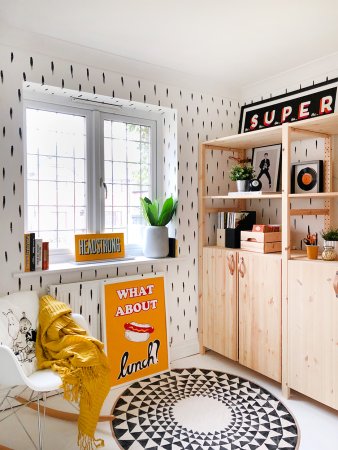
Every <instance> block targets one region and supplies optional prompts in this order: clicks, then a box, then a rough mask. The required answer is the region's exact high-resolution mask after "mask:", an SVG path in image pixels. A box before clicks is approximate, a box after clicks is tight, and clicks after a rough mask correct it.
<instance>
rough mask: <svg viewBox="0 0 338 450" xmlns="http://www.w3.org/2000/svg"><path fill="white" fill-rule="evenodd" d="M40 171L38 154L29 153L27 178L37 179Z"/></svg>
mask: <svg viewBox="0 0 338 450" xmlns="http://www.w3.org/2000/svg"><path fill="white" fill-rule="evenodd" d="M38 173H39V165H38V157H37V155H27V178H28V179H29V180H37V179H38Z"/></svg>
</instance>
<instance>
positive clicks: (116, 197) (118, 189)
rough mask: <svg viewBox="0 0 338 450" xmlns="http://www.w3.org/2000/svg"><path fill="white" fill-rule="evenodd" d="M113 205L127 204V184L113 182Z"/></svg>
mask: <svg viewBox="0 0 338 450" xmlns="http://www.w3.org/2000/svg"><path fill="white" fill-rule="evenodd" d="M108 198H109V197H108ZM114 206H127V186H126V185H123V184H114V186H113V207H114Z"/></svg>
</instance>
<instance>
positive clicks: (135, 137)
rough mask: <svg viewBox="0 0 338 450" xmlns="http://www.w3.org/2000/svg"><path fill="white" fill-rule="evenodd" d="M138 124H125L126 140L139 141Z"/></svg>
mask: <svg viewBox="0 0 338 450" xmlns="http://www.w3.org/2000/svg"><path fill="white" fill-rule="evenodd" d="M140 129H141V127H140V125H135V124H133V123H128V124H127V139H128V141H139V140H140V137H141V135H140Z"/></svg>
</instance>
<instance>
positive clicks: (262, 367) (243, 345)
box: [238, 251, 282, 381]
mask: <svg viewBox="0 0 338 450" xmlns="http://www.w3.org/2000/svg"><path fill="white" fill-rule="evenodd" d="M281 270H282V268H281V256H280V254H259V253H250V252H243V251H241V252H239V254H238V308H239V362H240V363H241V364H243V365H244V366H246V367H249V368H250V369H253V370H256V371H257V372H260V373H262V374H263V375H266V376H267V377H269V378H272V379H273V380H276V381H281V367H282V363H281V357H282V351H281V350H282V342H281V335H282V332H281V325H282V324H281V317H282V315H281V313H282V311H281V306H282V303H281Z"/></svg>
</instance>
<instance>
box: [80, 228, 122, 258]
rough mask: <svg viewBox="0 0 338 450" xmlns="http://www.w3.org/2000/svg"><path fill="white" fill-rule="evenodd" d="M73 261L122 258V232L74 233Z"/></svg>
mask: <svg viewBox="0 0 338 450" xmlns="http://www.w3.org/2000/svg"><path fill="white" fill-rule="evenodd" d="M74 238H75V261H76V262H84V261H95V260H103V259H115V258H123V257H124V255H125V251H124V234H123V233H100V234H75V236H74Z"/></svg>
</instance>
